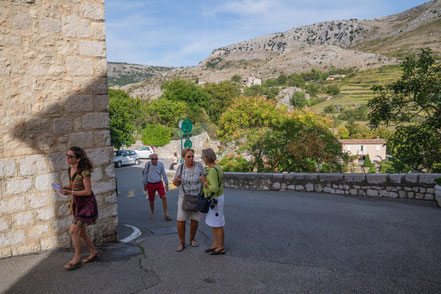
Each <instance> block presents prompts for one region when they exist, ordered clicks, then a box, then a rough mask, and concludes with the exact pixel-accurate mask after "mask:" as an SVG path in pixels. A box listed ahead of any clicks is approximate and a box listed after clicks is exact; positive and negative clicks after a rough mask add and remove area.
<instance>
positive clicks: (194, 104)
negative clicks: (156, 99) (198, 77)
mask: <svg viewBox="0 0 441 294" xmlns="http://www.w3.org/2000/svg"><path fill="white" fill-rule="evenodd" d="M161 89H162V91H163V92H164V94H162V96H161V98H166V99H168V100H170V101H176V102H179V101H181V102H185V103H186V104H187V106H188V107H189V108H190V110H191V113H190V114H189V118H190V119H192V120H193V121H194V122H202V121H204V119H205V118H204V109H206V108H207V107H208V102H209V100H210V97H209V95H208V93H207V92H206V91H205V90H204V88H202V87H199V86H197V85H195V84H194V83H193V82H189V81H184V80H182V79H174V80H169V81H166V82H165V83H164V84H163V85H162V86H161Z"/></svg>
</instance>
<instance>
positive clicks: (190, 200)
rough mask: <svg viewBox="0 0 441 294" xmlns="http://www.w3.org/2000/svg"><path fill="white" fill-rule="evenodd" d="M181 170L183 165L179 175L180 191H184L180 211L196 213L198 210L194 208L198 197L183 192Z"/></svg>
mask: <svg viewBox="0 0 441 294" xmlns="http://www.w3.org/2000/svg"><path fill="white" fill-rule="evenodd" d="M183 169H184V164H182V168H181V174H180V177H181V186H182V191H184V200H183V202H182V210H184V211H190V212H197V211H198V209H197V207H196V204H197V201H198V197H199V195H191V194H187V192H185V189H184V184H182V170H183ZM202 194H203V192H202Z"/></svg>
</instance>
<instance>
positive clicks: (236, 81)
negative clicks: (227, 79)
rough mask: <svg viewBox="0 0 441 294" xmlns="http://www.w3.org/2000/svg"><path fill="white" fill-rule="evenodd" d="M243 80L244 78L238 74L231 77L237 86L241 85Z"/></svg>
mask: <svg viewBox="0 0 441 294" xmlns="http://www.w3.org/2000/svg"><path fill="white" fill-rule="evenodd" d="M241 80H242V77H241V76H240V75H238V74H235V75H233V76H232V77H231V81H232V82H233V83H236V84H239V83H240V81H241Z"/></svg>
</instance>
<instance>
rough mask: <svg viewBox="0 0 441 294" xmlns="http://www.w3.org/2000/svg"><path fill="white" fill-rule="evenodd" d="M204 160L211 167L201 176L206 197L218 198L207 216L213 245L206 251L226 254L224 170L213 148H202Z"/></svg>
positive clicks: (212, 253) (206, 220)
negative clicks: (211, 231)
mask: <svg viewBox="0 0 441 294" xmlns="http://www.w3.org/2000/svg"><path fill="white" fill-rule="evenodd" d="M202 160H203V161H204V163H205V165H207V166H208V167H209V168H210V169H209V170H208V174H207V175H206V176H202V177H201V182H202V184H203V185H204V194H205V197H211V198H215V199H216V202H217V203H216V205H215V206H214V207H212V206H210V209H209V211H208V213H207V216H206V218H205V223H206V224H207V225H209V226H210V227H212V229H213V245H211V246H210V248H208V249H207V250H205V252H207V253H209V254H211V255H218V254H225V249H224V226H225V216H224V201H225V196H224V187H223V184H222V183H223V177H224V172H223V171H222V168H221V167H220V165H219V164H217V163H216V153H214V151H213V149H211V148H208V149H204V150H202Z"/></svg>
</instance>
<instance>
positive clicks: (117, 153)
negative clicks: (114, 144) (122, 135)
mask: <svg viewBox="0 0 441 294" xmlns="http://www.w3.org/2000/svg"><path fill="white" fill-rule="evenodd" d="M122 155H123V151H115V156H122Z"/></svg>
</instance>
